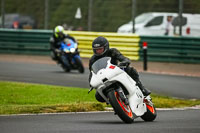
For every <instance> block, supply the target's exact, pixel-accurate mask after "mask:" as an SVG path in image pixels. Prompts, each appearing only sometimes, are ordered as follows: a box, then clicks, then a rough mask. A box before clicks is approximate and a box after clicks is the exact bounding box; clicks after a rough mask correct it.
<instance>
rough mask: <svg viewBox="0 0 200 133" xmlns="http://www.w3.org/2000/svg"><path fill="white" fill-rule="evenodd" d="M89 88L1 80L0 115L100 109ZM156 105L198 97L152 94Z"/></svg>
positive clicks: (186, 103) (173, 104) (179, 104)
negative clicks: (171, 96) (188, 97)
mask: <svg viewBox="0 0 200 133" xmlns="http://www.w3.org/2000/svg"><path fill="white" fill-rule="evenodd" d="M87 92H88V89H83V88H74V87H62V86H51V85H40V84H28V83H19V82H3V81H0V114H21V113H52V112H80V111H103V110H105V106H107V105H106V104H102V103H99V102H97V101H96V99H95V97H94V95H95V91H92V92H91V93H90V94H88V93H87ZM152 98H153V102H154V103H155V106H156V107H159V108H160V107H161V108H166V107H185V106H194V105H199V104H200V100H183V99H174V98H170V97H166V96H159V95H156V94H152Z"/></svg>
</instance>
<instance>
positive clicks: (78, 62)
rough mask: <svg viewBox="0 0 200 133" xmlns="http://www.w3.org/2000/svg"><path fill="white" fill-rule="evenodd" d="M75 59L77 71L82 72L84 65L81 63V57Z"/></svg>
mask: <svg viewBox="0 0 200 133" xmlns="http://www.w3.org/2000/svg"><path fill="white" fill-rule="evenodd" d="M75 61H76V64H77V66H78V71H79V72H80V73H84V67H83V63H82V61H81V59H80V58H75Z"/></svg>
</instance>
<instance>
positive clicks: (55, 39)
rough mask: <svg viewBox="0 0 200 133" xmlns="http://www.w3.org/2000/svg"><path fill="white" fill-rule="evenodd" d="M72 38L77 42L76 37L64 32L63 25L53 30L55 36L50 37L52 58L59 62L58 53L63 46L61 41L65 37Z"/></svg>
mask: <svg viewBox="0 0 200 133" xmlns="http://www.w3.org/2000/svg"><path fill="white" fill-rule="evenodd" d="M66 38H68V39H72V40H73V41H74V42H77V41H76V39H75V38H74V37H72V36H70V35H68V34H65V33H64V28H63V26H60V25H58V26H56V27H55V29H54V32H53V36H52V37H51V38H50V50H51V58H52V59H53V60H55V61H57V62H58V63H59V57H58V54H59V52H60V50H59V48H60V46H61V42H62V41H64V39H66Z"/></svg>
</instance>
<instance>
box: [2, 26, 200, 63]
mask: <svg viewBox="0 0 200 133" xmlns="http://www.w3.org/2000/svg"><path fill="white" fill-rule="evenodd" d="M65 33H67V34H69V35H71V36H74V37H75V38H76V39H77V40H78V42H79V49H80V51H81V57H86V58H89V57H91V56H92V54H93V51H92V41H93V40H94V39H95V38H96V37H98V36H104V37H106V38H107V39H108V41H109V42H110V47H115V48H117V49H119V50H120V51H121V53H122V54H123V55H125V56H127V57H129V58H130V59H131V60H143V53H142V43H143V42H144V41H145V42H147V43H148V52H147V56H148V61H163V62H183V63H200V38H195V37H167V36H165V37H163V36H162V37H161V36H159V37H158V36H141V37H139V36H137V35H135V34H117V33H105V32H86V31H85V32H84V31H65ZM51 35H52V31H51V30H14V29H0V53H15V54H37V55H49V54H50V51H49V50H50V45H49V38H50V37H51Z"/></svg>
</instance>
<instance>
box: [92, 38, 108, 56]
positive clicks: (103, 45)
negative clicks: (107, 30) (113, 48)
mask: <svg viewBox="0 0 200 133" xmlns="http://www.w3.org/2000/svg"><path fill="white" fill-rule="evenodd" d="M92 49H93V52H94V54H95V55H96V56H103V55H105V54H106V53H107V51H108V50H109V42H108V40H107V39H106V38H104V37H102V36H100V37H97V38H96V39H95V40H94V41H93V42H92Z"/></svg>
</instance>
